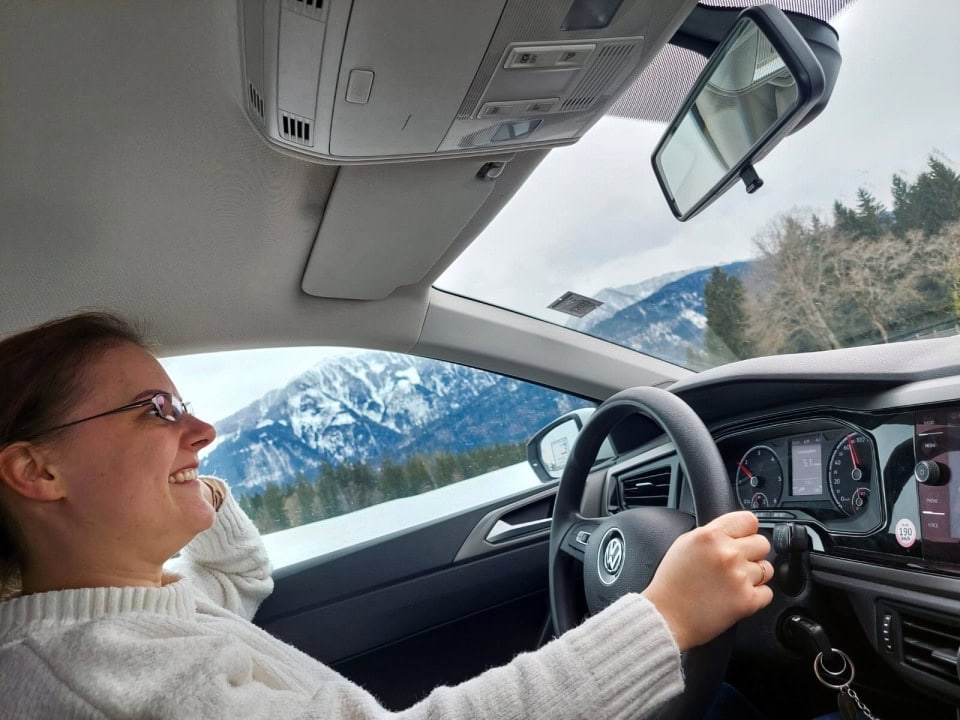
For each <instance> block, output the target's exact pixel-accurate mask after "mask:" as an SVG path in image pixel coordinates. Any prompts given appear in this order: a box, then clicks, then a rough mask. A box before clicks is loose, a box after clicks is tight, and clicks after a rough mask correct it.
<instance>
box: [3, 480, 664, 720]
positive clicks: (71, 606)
mask: <svg viewBox="0 0 960 720" xmlns="http://www.w3.org/2000/svg"><path fill="white" fill-rule="evenodd" d="M175 564H176V570H177V572H178V573H179V574H180V575H182V577H179V576H178V575H173V574H170V575H168V576H165V580H166V581H167V582H166V584H165V585H164V586H163V587H160V588H146V587H123V588H104V587H101V588H86V589H82V590H63V591H59V592H48V593H37V594H33V595H27V596H23V597H18V598H15V599H12V600H8V601H6V602H3V603H0V717H4V718H230V719H231V720H233V719H234V718H338V719H344V720H346V719H353V718H358V719H359V718H386V717H391V716H394V714H392V713H390V712H388V711H386V710H384V709H383V708H382V707H381V706H380V705H379V704H378V703H377V701H376V700H375V699H374V698H373V697H372V696H370V695H369V694H368V693H367V692H365V691H364V690H363V689H361V688H360V687H358V686H356V685H354V684H352V683H350V682H349V681H348V680H346V679H344V678H343V677H342V676H340V675H339V674H337V673H336V672H334V671H333V670H331V669H330V668H328V667H326V666H325V665H322V664H321V663H319V662H317V661H316V660H314V659H313V658H311V657H309V656H307V655H305V654H303V653H302V652H300V651H299V650H297V649H295V648H294V647H292V646H290V645H287V644H286V643H283V642H281V641H280V640H277V639H276V638H274V637H272V636H270V635H269V634H267V633H266V632H264V631H263V630H261V629H260V628H258V627H256V626H255V625H253V624H252V623H251V622H249V620H250V618H252V617H253V614H254V613H255V612H256V609H257V607H258V605H259V604H260V602H261V601H262V600H263V599H264V598H265V597H266V596H267V595H269V594H270V592H271V590H272V589H273V581H272V579H271V578H270V566H269V562H268V560H267V556H266V552H265V551H264V548H263V545H262V543H261V542H260V537H259V534H258V533H257V530H256V528H255V527H254V526H253V523H251V522H250V520H249V519H248V518H247V517H246V515H244V514H243V511H242V510H241V509H240V507H239V506H238V505H237V503H236V502H235V501H234V500H233V499H232V498H231V497H230V495H229V493H228V494H227V497H226V499H225V500H224V503H223V506H222V507H221V508H220V511H219V512H218V513H217V520H216V522H215V524H214V526H213V527H212V528H210V529H209V530H207V531H206V532H203V533H201V534H200V535H198V536H197V537H196V538H194V540H193V542H191V543H190V544H189V545H188V546H187V547H186V548H185V549H184V553H183V556H182V557H181V558H179V559H178V561H175ZM682 687H683V680H682V677H681V671H680V656H679V653H678V651H677V646H676V643H675V642H674V640H673V637H672V635H671V634H670V631H669V629H668V628H667V626H666V623H665V622H664V620H663V618H662V617H661V616H660V614H659V613H657V611H656V610H655V609H654V608H653V606H652V605H651V604H650V603H649V602H647V601H646V600H645V599H644V598H642V597H640V596H639V595H630V596H627V597H624V598H621V599H620V600H619V601H618V602H616V603H615V604H614V605H612V606H611V607H609V608H608V609H607V610H605V611H603V612H602V613H600V614H598V615H597V616H595V617H593V618H591V619H590V620H588V621H587V622H585V623H584V624H583V625H581V626H580V627H578V628H576V629H574V630H571V631H570V632H568V633H566V634H565V635H563V637H561V638H560V639H559V640H555V641H554V642H552V643H550V644H549V645H547V646H546V647H544V648H542V649H540V650H538V651H537V652H532V653H527V654H523V655H520V656H518V657H517V658H516V659H515V660H513V662H511V663H510V664H509V665H506V666H504V667H502V668H497V669H494V670H490V671H488V672H486V673H484V674H482V675H480V676H479V677H477V678H475V679H473V680H470V681H469V682H466V683H463V684H462V685H458V686H456V687H441V688H438V689H437V690H435V691H434V692H433V693H432V694H430V695H429V696H428V697H427V698H426V699H424V700H423V701H421V702H420V703H418V704H417V705H415V706H413V707H412V708H409V709H408V710H405V711H403V712H400V713H396V715H395V717H397V718H409V719H410V720H413V719H414V718H485V719H493V720H498V719H500V718H503V719H507V718H511V719H516V720H530V719H533V718H544V719H547V718H549V719H550V720H565V719H567V718H571V719H572V718H609V719H612V720H616V719H619V718H624V719H626V718H638V717H643V716H644V715H647V714H648V713H649V712H650V711H651V710H652V709H653V708H655V707H656V706H657V705H659V704H660V703H662V702H663V701H665V700H667V699H669V698H670V697H672V696H674V695H676V694H677V693H679V692H680V690H681V689H682Z"/></svg>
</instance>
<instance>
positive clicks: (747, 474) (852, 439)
mask: <svg viewBox="0 0 960 720" xmlns="http://www.w3.org/2000/svg"><path fill="white" fill-rule="evenodd" d="M718 446H719V447H720V450H721V453H722V455H723V458H724V461H725V462H726V465H727V468H728V472H729V474H730V479H731V481H732V483H733V488H734V492H735V494H736V497H737V500H738V501H739V503H740V506H741V507H743V508H745V509H747V510H753V511H754V512H756V513H757V515H758V516H759V517H760V518H761V519H763V518H768V519H776V520H781V519H784V520H785V519H790V518H795V517H803V516H810V517H812V518H813V519H817V520H820V521H830V520H846V519H850V520H851V521H852V520H853V519H855V518H861V519H863V520H865V519H866V518H867V516H871V515H875V514H876V512H879V509H878V508H877V506H878V502H877V496H878V494H879V487H880V485H879V479H878V472H877V461H876V457H877V451H876V448H875V446H874V442H873V439H872V438H871V436H870V435H869V434H868V433H867V432H866V431H864V430H862V429H859V428H857V427H855V426H852V425H847V424H846V423H840V422H838V421H832V420H820V421H806V422H802V423H789V424H783V425H778V426H775V427H767V428H762V429H759V430H750V431H746V432H742V433H739V434H736V435H732V436H728V437H726V438H724V439H722V440H721V441H720V442H718ZM875 509H876V512H873V511H874V510H875ZM857 524H858V525H859V524H860V523H857Z"/></svg>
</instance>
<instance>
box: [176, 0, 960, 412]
mask: <svg viewBox="0 0 960 720" xmlns="http://www.w3.org/2000/svg"><path fill="white" fill-rule="evenodd" d="M918 7H920V6H919V5H916V4H914V3H906V2H899V1H898V0H860V1H859V2H856V3H855V4H854V5H853V6H851V7H850V8H848V9H847V10H846V11H844V12H843V13H842V14H840V15H838V16H837V17H835V18H834V19H833V20H832V23H831V24H833V26H834V27H835V28H836V29H837V31H838V32H839V34H840V49H841V53H842V55H843V66H842V68H841V70H840V76H839V79H838V81H837V86H836V88H835V90H834V93H833V96H832V98H831V100H830V103H829V105H828V106H827V108H826V109H825V110H824V112H823V113H822V114H821V115H820V117H818V118H817V119H815V120H814V121H813V122H812V123H811V124H810V125H808V126H807V127H805V128H803V129H802V130H800V131H799V132H798V133H796V134H795V135H792V136H790V137H788V138H787V139H786V140H784V141H783V142H782V143H781V144H780V145H779V146H778V147H777V148H776V149H774V150H773V152H772V153H771V154H770V155H769V156H768V157H767V158H766V159H764V160H763V161H762V162H760V163H759V164H758V165H757V168H756V169H757V172H758V173H759V175H760V177H761V178H762V179H763V180H764V186H763V187H762V188H761V189H760V190H759V191H757V192H756V193H755V194H753V195H750V196H748V195H747V194H746V193H745V192H744V190H743V186H742V185H741V184H738V185H736V186H734V187H733V188H732V189H731V190H730V191H729V192H728V193H727V194H726V195H724V196H723V197H721V198H720V199H719V200H717V201H716V202H715V203H714V204H713V205H711V206H710V207H709V208H707V209H706V210H705V211H704V212H703V213H701V214H700V215H698V216H697V217H696V218H694V219H693V220H691V221H688V222H686V223H679V222H677V221H676V220H675V219H674V217H673V215H672V214H671V213H670V210H669V209H668V207H667V204H666V202H665V200H664V199H663V196H662V194H661V192H660V190H659V187H658V186H657V183H656V180H655V178H654V175H653V172H652V169H651V166H650V154H651V152H652V150H653V148H654V146H655V145H656V143H657V141H658V140H659V138H660V135H661V134H662V133H663V129H664V126H663V125H656V124H653V123H646V122H641V121H636V120H630V119H623V118H616V117H606V118H603V119H602V120H601V121H600V122H598V123H597V124H596V125H595V126H594V127H593V128H592V129H591V130H590V131H589V132H588V133H587V134H586V135H585V136H584V138H583V139H581V140H580V141H579V142H578V143H577V144H576V145H574V146H571V147H568V148H560V149H557V150H554V151H552V152H551V153H550V155H548V156H547V158H546V159H545V160H544V161H543V163H541V165H540V167H539V168H537V170H536V171H535V173H534V174H533V175H532V176H531V178H530V179H529V180H528V181H527V182H526V184H525V185H524V186H523V187H522V188H521V189H520V191H519V192H518V193H517V195H516V196H515V197H514V198H513V199H512V200H511V201H510V203H509V204H508V205H507V206H506V207H505V208H504V210H503V211H502V212H501V213H500V214H499V215H498V216H497V217H496V218H495V219H494V220H493V222H491V224H490V225H489V227H488V228H487V229H486V230H485V231H484V232H483V233H482V234H481V236H480V237H479V238H478V239H477V240H476V241H475V242H474V243H473V244H472V245H471V246H470V247H469V248H468V249H467V250H466V251H465V252H464V253H463V255H461V257H460V258H459V259H458V260H457V261H456V262H455V263H454V264H453V265H452V266H451V267H450V268H449V269H448V270H447V272H446V273H444V275H443V276H441V278H440V279H439V280H438V281H437V286H438V287H441V288H444V289H449V290H453V291H456V292H458V293H460V294H463V295H467V296H471V297H476V298H478V299H480V300H484V301H487V302H492V303H494V304H498V305H502V306H504V307H509V308H512V309H515V310H518V311H520V312H524V313H527V314H530V315H534V316H538V317H543V318H545V319H549V320H552V321H554V322H563V321H564V320H565V319H566V316H563V315H560V314H558V313H556V311H553V310H549V309H547V308H546V306H547V305H549V304H550V303H551V302H552V301H553V300H555V299H556V298H558V297H559V296H560V295H562V294H563V293H564V292H566V291H568V290H574V291H576V292H580V293H583V294H586V295H593V294H596V293H597V292H598V291H600V290H602V289H603V288H606V287H617V286H621V285H628V284H633V283H637V282H640V281H642V280H645V279H647V278H651V277H656V276H658V275H661V274H664V273H667V272H672V271H677V270H683V269H687V268H690V269H692V268H700V267H705V266H710V265H714V264H722V263H726V262H731V261H734V260H743V259H748V258H750V257H752V256H753V255H754V238H755V236H756V235H757V233H758V232H760V231H761V230H762V229H763V228H764V227H765V226H766V225H767V224H768V223H769V222H770V221H771V220H772V219H773V218H774V217H775V216H776V215H777V214H778V213H780V212H783V211H786V210H790V209H792V208H807V209H812V210H817V211H820V212H821V213H822V214H824V215H829V212H830V207H831V206H832V203H833V201H834V200H835V199H840V200H842V201H844V202H845V203H847V204H849V205H852V204H854V202H855V199H856V198H855V196H856V190H857V188H858V187H860V186H864V187H866V188H867V189H868V190H870V191H871V192H872V193H874V194H875V195H876V196H877V197H878V198H879V199H880V200H881V201H884V202H889V199H890V198H889V189H890V180H891V177H892V175H893V174H894V173H898V174H900V175H902V176H904V177H906V178H908V179H912V178H913V177H915V176H916V175H917V174H918V173H919V172H922V170H923V169H924V163H925V159H926V157H927V156H928V155H929V154H930V152H931V151H933V150H937V151H939V152H940V153H942V154H943V155H944V156H946V159H948V160H949V161H950V162H951V164H952V166H953V167H954V168H958V169H960V122H958V121H957V117H958V116H960V85H958V83H957V80H956V76H957V73H958V71H960V44H958V43H956V38H955V33H956V28H957V27H958V26H960V3H958V2H956V0H927V1H926V2H924V3H923V4H922V16H920V15H919V14H918ZM324 352H326V354H327V355H329V353H330V351H329V350H328V351H323V350H314V351H309V350H303V349H290V350H257V351H240V352H233V353H216V354H213V355H208V356H187V357H182V358H174V359H167V360H164V361H163V364H164V366H165V367H166V368H167V372H168V373H169V374H170V376H171V378H172V379H173V380H174V382H175V383H176V385H177V386H178V388H179V390H180V392H181V394H182V395H183V396H184V398H185V399H186V400H188V401H191V402H193V404H194V407H195V411H196V412H197V414H198V415H199V416H200V417H203V418H205V419H207V420H209V421H212V422H213V421H217V420H219V419H221V418H223V417H226V416H227V415H229V414H230V413H232V412H235V411H236V410H239V409H240V408H242V407H244V406H245V405H247V404H248V403H250V402H252V401H253V400H255V399H257V398H258V397H260V396H261V395H262V394H263V393H265V392H266V391H267V390H270V389H273V388H276V387H280V386H282V385H284V384H285V383H286V382H288V381H289V380H291V379H293V378H294V377H295V376H297V375H299V374H300V373H302V372H304V371H305V370H307V369H308V368H310V367H311V366H312V365H314V364H315V363H316V362H318V361H319V360H320V359H322V357H323V356H324Z"/></svg>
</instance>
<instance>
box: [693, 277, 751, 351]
mask: <svg viewBox="0 0 960 720" xmlns="http://www.w3.org/2000/svg"><path fill="white" fill-rule="evenodd" d="M703 294H704V302H705V305H706V314H707V330H706V333H705V337H704V350H705V352H706V354H707V356H708V358H710V359H712V361H724V360H733V359H741V358H745V357H750V356H752V355H753V352H752V348H751V347H750V343H749V341H748V340H747V337H746V332H745V328H746V318H745V315H744V308H743V301H744V292H743V283H741V282H740V280H739V279H738V278H736V277H734V276H732V275H728V274H727V273H725V272H724V271H723V270H721V269H720V268H719V267H715V268H713V270H712V271H711V273H710V278H709V280H707V284H706V286H705V287H704V293H703Z"/></svg>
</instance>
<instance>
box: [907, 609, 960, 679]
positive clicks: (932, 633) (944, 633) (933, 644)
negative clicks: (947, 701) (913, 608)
mask: <svg viewBox="0 0 960 720" xmlns="http://www.w3.org/2000/svg"><path fill="white" fill-rule="evenodd" d="M900 633H901V638H902V643H903V662H904V664H906V665H907V666H909V667H912V668H913V669H915V670H919V671H920V672H923V673H925V674H927V675H932V676H934V677H936V678H937V679H939V680H944V681H946V682H949V683H950V684H951V685H953V686H954V687H955V688H957V689H958V690H960V677H958V675H957V654H958V653H960V627H958V626H955V625H951V624H950V623H949V622H947V621H945V620H941V619H932V618H930V617H918V616H916V615H914V614H912V613H909V614H908V613H904V612H903V611H901V613H900Z"/></svg>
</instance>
